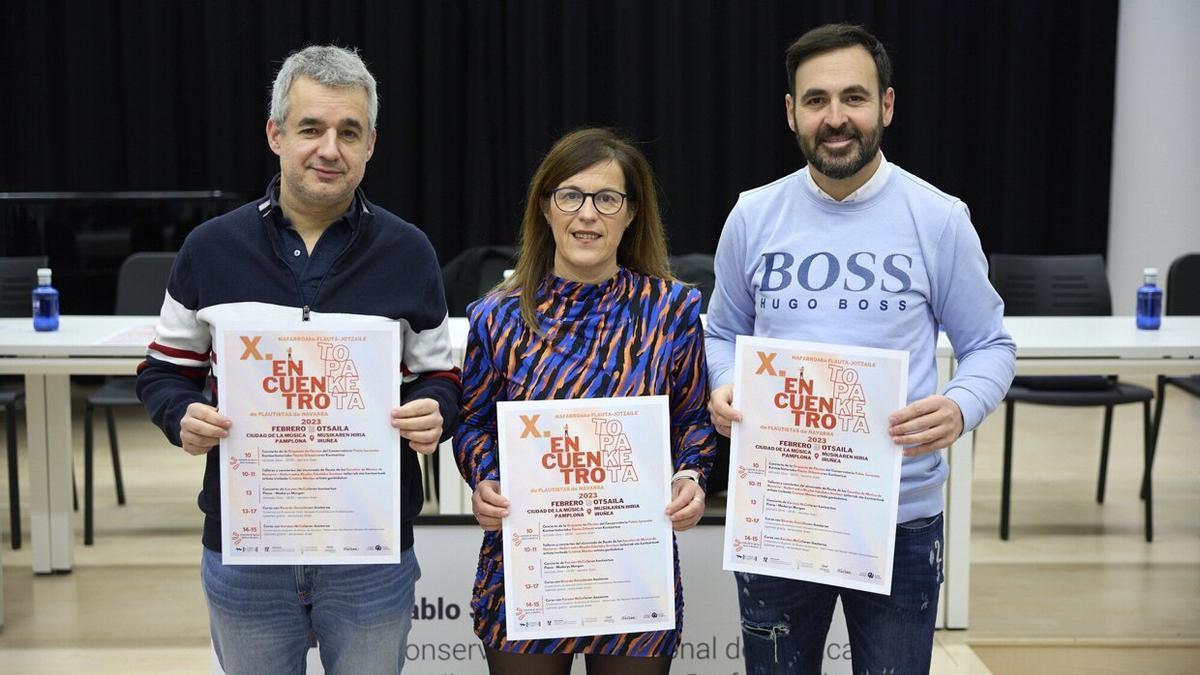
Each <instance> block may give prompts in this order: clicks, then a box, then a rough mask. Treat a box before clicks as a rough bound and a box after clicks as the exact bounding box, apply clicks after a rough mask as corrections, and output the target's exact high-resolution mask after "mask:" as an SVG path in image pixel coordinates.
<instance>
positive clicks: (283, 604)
mask: <svg viewBox="0 0 1200 675" xmlns="http://www.w3.org/2000/svg"><path fill="white" fill-rule="evenodd" d="M378 107H379V104H378V98H377V95H376V91H375V78H374V77H372V76H371V73H370V72H369V71H368V70H367V67H366V65H365V64H363V62H362V60H361V59H360V58H359V57H358V55H357V54H356V53H355V52H353V51H348V50H346V49H342V48H339V47H332V46H311V47H307V48H305V49H303V50H301V51H298V52H296V53H294V54H292V55H291V56H289V57H288V58H287V60H286V61H284V63H283V66H282V67H281V68H280V69H279V73H278V75H277V76H276V78H275V85H274V88H273V93H272V98H271V110H270V117H269V119H268V120H267V129H266V132H267V144H268V146H269V147H270V148H271V150H272V152H274V153H275V154H276V155H278V156H279V174H278V175H277V176H276V177H275V178H274V179H272V180H271V182H270V184H269V185H268V186H267V190H266V194H264V195H263V196H262V197H261V198H259V199H257V200H255V201H254V202H251V203H249V204H246V205H244V206H242V207H240V208H238V209H235V210H234V211H231V212H229V213H227V214H225V215H222V216H219V217H217V218H214V219H213V220H210V221H208V222H206V223H203V224H202V225H200V226H199V227H197V228H196V229H195V230H194V231H193V232H192V233H191V234H190V235H189V236H188V238H187V240H186V241H185V242H184V244H183V247H182V248H181V249H180V251H179V255H178V257H177V258H176V260H175V266H174V268H173V269H172V271H171V278H170V281H168V283H167V295H166V297H165V298H164V300H163V307H162V314H161V316H160V319H159V324H158V327H157V335H156V337H155V340H154V342H152V343H151V344H150V347H149V351H148V352H147V355H146V360H145V361H144V362H143V363H142V365H141V367H140V368H139V371H138V383H137V386H138V395H139V396H140V397H141V399H142V401H143V402H144V403H145V405H146V409H147V410H148V411H149V413H150V417H151V419H152V420H153V421H154V422H155V424H157V425H158V426H159V427H160V428H161V429H162V430H163V433H164V434H166V436H167V438H168V439H169V440H170V441H171V442H172V443H174V444H175V445H178V446H181V447H182V448H183V450H184V451H185V452H187V453H188V454H190V455H195V456H204V457H205V458H206V468H205V472H204V487H203V489H202V490H201V492H200V496H199V500H198V501H199V505H200V509H201V511H203V512H204V514H205V522H204V537H203V543H204V554H203V558H202V561H201V580H202V583H203V586H204V592H205V597H206V599H207V601H208V611H209V625H210V629H211V632H212V639H213V645H214V647H215V648H216V651H217V656H218V658H219V659H220V662H221V666H222V667H223V668H224V669H225V672H226V673H229V674H230V675H235V674H240V673H302V672H304V663H305V659H306V655H307V651H308V646H309V642H310V636H315V637H316V640H317V641H318V643H319V645H320V653H321V661H322V663H323V664H324V666H325V672H327V673H331V674H334V675H336V674H339V673H399V672H400V670H401V668H402V667H403V665H404V655H405V646H406V641H407V638H408V632H409V629H410V628H411V627H412V609H413V598H414V585H415V583H416V580H417V578H418V577H419V576H420V568H419V567H418V565H417V559H416V557H415V555H414V553H413V550H412V543H413V530H412V521H413V518H414V517H415V516H416V515H417V513H419V512H420V510H421V505H422V504H423V503H424V496H423V494H422V485H421V470H420V466H419V464H418V461H417V456H416V454H415V453H417V452H419V453H424V454H428V453H431V452H433V451H434V449H436V448H437V446H438V443H439V442H440V441H442V440H444V438H445V436H447V435H448V431H449V430H451V429H453V428H454V426H455V422H456V420H457V417H458V398H459V393H460V388H461V387H460V384H459V379H458V369H457V368H455V367H454V364H453V362H452V361H451V356H450V339H449V331H448V322H447V316H446V301H445V295H444V292H443V290H442V281H441V279H442V277H441V272H440V270H439V267H438V262H437V257H436V256H435V254H434V251H433V247H432V246H431V245H430V243H429V240H428V239H427V238H426V237H425V235H424V234H423V233H421V231H420V230H418V229H417V228H416V227H414V226H413V225H411V224H409V223H407V222H405V221H404V220H402V219H400V218H399V217H397V216H395V215H393V214H391V213H389V212H388V211H386V210H384V209H382V208H380V207H378V206H376V205H375V204H373V203H371V202H368V201H367V199H366V196H365V195H364V194H363V193H362V191H361V190H359V189H358V188H359V183H361V182H362V178H363V173H364V171H365V169H366V166H367V161H368V160H370V159H371V155H372V154H373V153H374V151H375V140H376V129H375V119H376V114H377V111H378ZM330 315H336V320H337V321H339V322H341V321H344V322H352V321H356V320H378V319H379V318H380V317H384V318H386V319H388V320H391V321H395V322H397V323H399V324H400V328H401V350H402V353H401V359H402V364H403V371H404V373H405V378H404V385H403V388H402V390H401V403H402V404H401V405H400V407H398V408H394V409H393V410H391V413H390V415H391V424H392V426H393V427H395V428H396V429H398V430H399V432H400V436H401V438H402V441H401V458H400V463H401V476H402V481H403V485H402V490H401V496H402V497H401V498H402V504H401V521H402V527H401V562H400V563H399V564H388V565H325V566H305V565H296V566H287V565H223V564H222V562H221V545H222V541H221V487H220V483H221V478H220V474H221V471H220V470H219V469H220V467H219V461H218V460H219V454H220V453H219V452H216V451H215V450H216V447H217V445H218V444H219V442H220V439H221V438H224V437H226V436H228V434H229V429H230V426H231V421H230V419H229V418H228V417H226V416H224V415H222V414H221V413H219V412H218V410H217V408H216V407H214V406H213V405H209V403H208V398H207V397H206V396H205V394H204V388H205V382H206V380H207V379H208V378H209V377H210V370H211V365H212V363H213V362H214V359H215V358H220V357H221V355H220V354H214V352H213V349H214V342H215V336H216V333H217V330H218V328H219V327H220V326H221V325H222V324H226V323H229V322H233V321H239V320H246V319H251V318H253V319H256V320H270V319H281V320H292V321H295V320H304V321H308V320H310V319H322V318H324V319H325V321H326V322H328V321H329V320H331V319H330V318H329V317H330ZM210 388H211V390H212V391H213V392H215V391H216V386H215V384H214V385H212V386H211V387H210ZM214 403H215V401H214Z"/></svg>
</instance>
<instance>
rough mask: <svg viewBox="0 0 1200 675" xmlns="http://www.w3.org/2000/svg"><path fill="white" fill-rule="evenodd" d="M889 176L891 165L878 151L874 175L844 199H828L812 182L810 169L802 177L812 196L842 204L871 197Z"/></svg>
mask: <svg viewBox="0 0 1200 675" xmlns="http://www.w3.org/2000/svg"><path fill="white" fill-rule="evenodd" d="M890 175H892V165H891V163H889V162H888V161H887V158H886V157H884V156H883V151H882V150H880V151H879V166H878V167H876V168H875V173H874V175H872V176H871V177H870V178H869V179H867V182H865V183H863V184H862V185H860V186H859V187H858V189H857V190H855V191H854V192H851V193H850V194H848V195H846V198H845V199H841V200H838V199H834V198H833V197H830V196H829V194H828V193H827V192H825V191H824V190H822V189H821V186H820V185H817V181H815V180H813V177H812V168H811V167H809V170H808V171H805V172H804V177H805V178H807V179H808V181H807V182H808V187H809V189H810V190H812V191H813V194H815V195H816V196H817V197H819V198H821V199H824V200H826V201H830V202H837V201H840V202H841V203H843V204H845V203H848V202H857V201H862V200H864V199H868V198H870V197H873V196H874V195H875V194H877V193H878V192H879V191H880V190H882V189H883V186H884V185H887V180H888V176H890Z"/></svg>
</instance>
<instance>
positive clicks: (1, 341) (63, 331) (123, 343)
mask: <svg viewBox="0 0 1200 675" xmlns="http://www.w3.org/2000/svg"><path fill="white" fill-rule="evenodd" d="M157 320H158V317H154V316H63V317H62V319H61V325H60V327H59V329H58V330H57V331H54V332H48V333H39V332H37V331H34V330H33V322H32V320H30V319H26V318H13V319H0V356H26V357H43V358H45V357H81V356H123V357H139V356H144V355H145V353H146V345H147V344H148V343H149V341H150V339H151V338H152V337H153V333H152V332H151V331H152V329H153V326H154V324H155V323H156V322H157ZM1004 325H1005V327H1006V328H1008V330H1009V332H1010V333H1012V336H1013V339H1015V340H1016V342H1017V357H1018V358H1072V357H1079V358H1171V359H1200V316H1166V317H1163V322H1162V328H1160V329H1159V330H1138V328H1137V326H1136V325H1135V323H1134V318H1133V317H1132V316H1071V317H1055V316H1025V317H1018V316H1014V317H1007V318H1005V320H1004ZM449 328H450V343H451V344H452V345H453V346H454V349H455V351H456V353H457V354H461V350H462V349H464V348H465V346H466V342H467V320H466V318H463V317H452V318H451V319H450V324H449ZM123 332H124V335H122V333H123ZM949 348H950V345H949V342H948V341H947V340H946V338H945V336H944V335H943V336H942V339H941V340H940V341H939V344H938V351H939V353H941V354H947V355H948V354H949Z"/></svg>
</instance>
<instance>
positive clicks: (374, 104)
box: [270, 45, 379, 129]
mask: <svg viewBox="0 0 1200 675" xmlns="http://www.w3.org/2000/svg"><path fill="white" fill-rule="evenodd" d="M299 77H308V78H311V79H312V80H314V81H316V82H318V83H320V84H323V85H325V86H326V87H362V88H363V89H365V90H366V91H367V124H368V126H369V127H370V128H371V129H374V128H375V118H376V117H377V116H378V114H379V95H378V94H377V93H376V92H375V77H374V76H372V75H371V71H369V70H367V65H366V64H365V63H363V60H362V59H361V58H359V56H358V51H357V50H354V49H345V48H343V47H337V46H334V45H311V46H309V47H305V48H304V49H301V50H300V51H298V52H292V54H291V55H289V56H288V57H287V60H285V61H284V62H283V65H282V66H280V67H279V73H278V74H276V75H275V85H274V86H273V87H272V89H271V110H270V114H271V119H272V120H273V121H274V122H275V124H276V126H278V127H279V128H281V129H282V128H283V123H284V121H286V120H287V116H288V107H289V105H290V104H291V102H290V101H289V100H288V92H290V91H291V90H292V83H293V82H295V81H296V78H299Z"/></svg>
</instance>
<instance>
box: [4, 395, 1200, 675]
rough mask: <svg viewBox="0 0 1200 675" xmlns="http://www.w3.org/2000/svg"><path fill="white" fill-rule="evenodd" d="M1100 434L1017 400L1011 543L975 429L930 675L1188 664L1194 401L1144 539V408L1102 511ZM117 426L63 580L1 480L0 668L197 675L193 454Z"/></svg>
mask: <svg viewBox="0 0 1200 675" xmlns="http://www.w3.org/2000/svg"><path fill="white" fill-rule="evenodd" d="M1143 383H1146V382H1144V381H1143ZM85 390H86V388H85V387H84V386H80V387H77V392H76V393H77V395H82V394H83V393H84V392H85ZM79 407H82V406H79ZM4 422H5V423H6V422H7V421H4ZM1100 426H1101V412H1100V411H1098V410H1086V409H1054V408H1037V407H1033V406H1022V407H1019V408H1018V411H1017V427H1016V428H1017V439H1016V458H1015V464H1014V488H1013V494H1014V507H1013V513H1012V537H1011V540H1010V541H1008V542H1001V541H1000V540H999V538H998V535H997V528H998V522H999V501H1000V467H1001V447H1002V446H1001V441H1002V436H1001V433H1002V418H1000V417H996V416H994V417H992V418H989V420H988V421H986V422H985V423H984V425H983V426H982V427H981V428H980V430H979V433H978V435H977V439H976V440H977V443H976V463H975V481H974V488H975V491H974V504H973V518H974V527H973V531H972V566H971V627H970V629H969V630H965V631H940V632H939V633H938V635H937V638H936V640H937V648H936V650H935V658H934V668H933V672H937V673H987V672H991V673H997V674H999V675H1006V674H1009V673H1013V674H1020V675H1029V674H1031V673H1196V672H1200V665H1197V664H1200V452H1198V451H1200V400H1197V399H1193V398H1188V397H1186V396H1185V395H1183V394H1181V393H1179V392H1178V391H1175V392H1172V393H1171V395H1169V396H1168V398H1167V409H1166V413H1165V415H1164V424H1163V431H1162V437H1161V440H1160V444H1159V448H1160V452H1159V458H1158V462H1157V464H1156V466H1155V484H1154V485H1155V508H1156V519H1155V520H1156V538H1155V541H1154V543H1152V544H1147V543H1146V542H1145V541H1144V540H1143V538H1142V521H1141V518H1142V515H1141V514H1142V511H1141V502H1140V501H1139V500H1138V481H1139V480H1140V476H1141V445H1140V444H1141V431H1140V430H1141V418H1140V411H1139V410H1136V409H1129V410H1120V411H1118V413H1117V415H1116V419H1115V422H1114V437H1113V438H1114V440H1113V453H1112V459H1111V463H1110V469H1109V485H1108V499H1107V500H1106V503H1105V504H1103V505H1100V504H1097V503H1096V502H1095V487H1096V486H1095V481H1096V472H1097V466H1098V456H1099V446H1100ZM119 428H120V431H121V439H122V441H123V445H122V464H123V466H124V469H125V480H126V490H127V492H128V493H129V498H130V499H129V502H130V503H129V504H128V505H127V506H125V507H120V508H118V507H117V506H116V503H115V499H114V497H113V488H112V474H111V472H110V471H109V462H108V459H107V456H98V458H97V496H98V502H97V514H96V522H97V531H96V540H97V544H96V546H94V547H87V548H85V547H83V546H82V545H80V546H77V548H76V549H75V550H76V554H75V561H76V567H75V571H74V572H73V573H72V574H69V575H63V576H49V577H37V578H33V577H32V574H31V573H30V570H29V566H30V550H29V545H28V538H26V542H25V546H24V547H23V548H22V549H21V550H19V551H12V550H11V549H10V548H9V544H8V536H9V532H8V492H7V475H6V476H5V480H3V481H0V483H2V484H0V530H3V540H2V541H0V544H2V546H3V548H2V549H0V563H2V564H3V566H4V569H3V572H4V579H3V583H4V604H5V618H6V622H5V626H4V628H3V629H2V630H0V672H3V673H6V674H7V673H191V672H195V673H208V672H211V666H210V663H209V660H208V659H209V655H208V654H209V648H208V634H207V620H206V615H205V610H204V601H203V597H202V596H201V593H200V590H199V586H198V584H197V565H198V560H199V543H198V542H199V522H200V521H199V518H198V517H197V512H196V508H195V505H194V499H195V494H196V491H197V489H198V486H199V481H200V475H201V473H202V471H203V468H202V466H201V461H202V460H199V459H197V458H193V457H189V456H187V455H185V454H184V453H182V452H181V451H178V450H175V449H172V448H170V447H169V446H165V444H164V443H163V442H162V441H161V436H160V435H159V433H158V431H157V430H156V429H154V428H153V427H152V426H150V424H149V423H148V422H146V421H145V420H144V417H143V416H142V415H141V413H140V412H139V411H137V410H129V411H126V412H124V413H122V414H120V415H119ZM0 438H3V436H2V435H0ZM74 438H75V439H76V443H77V444H78V443H81V439H82V432H81V430H79V429H77V430H76V433H75V436H74ZM101 438H102V437H101ZM21 444H22V445H24V436H23V435H22V437H21ZM106 448H107V444H106V443H104V442H103V441H102V442H101V444H100V449H101V452H105V451H106ZM79 454H80V456H81V454H82V451H81V450H79ZM22 462H24V463H23V464H22V469H21V475H22V478H26V476H27V473H26V471H27V467H28V464H27V462H25V457H24V455H23V453H22ZM77 466H79V467H82V459H81V458H80V459H79V460H78V462H77ZM22 487H23V490H25V491H24V492H23V493H22V496H23V497H25V498H26V500H25V501H26V509H27V505H28V501H27V497H28V491H27V490H28V487H27V485H23V486H22ZM24 515H25V518H26V523H27V522H28V513H27V511H26V512H25V514H24ZM26 527H28V526H27V525H26ZM78 542H79V543H80V544H81V543H82V534H80V535H79V540H78ZM406 672H407V671H406Z"/></svg>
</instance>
